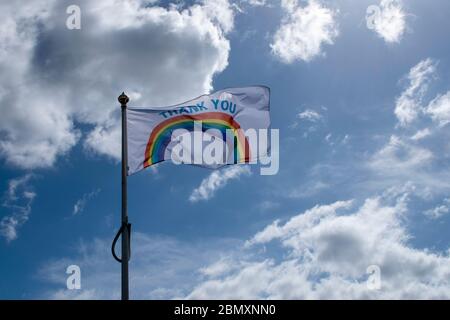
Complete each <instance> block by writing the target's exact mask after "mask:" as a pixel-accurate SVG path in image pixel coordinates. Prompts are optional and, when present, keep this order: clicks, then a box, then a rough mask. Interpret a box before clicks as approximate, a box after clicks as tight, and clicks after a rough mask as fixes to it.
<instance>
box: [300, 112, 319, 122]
mask: <svg viewBox="0 0 450 320" xmlns="http://www.w3.org/2000/svg"><path fill="white" fill-rule="evenodd" d="M297 117H298V118H299V119H302V120H308V121H312V122H317V121H319V120H320V119H322V115H321V114H320V113H318V112H317V111H314V110H311V109H306V110H305V111H302V112H300V113H299V114H298V115H297Z"/></svg>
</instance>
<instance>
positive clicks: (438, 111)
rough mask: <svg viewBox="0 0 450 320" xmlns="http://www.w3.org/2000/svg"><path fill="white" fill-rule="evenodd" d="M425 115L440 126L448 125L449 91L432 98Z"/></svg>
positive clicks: (449, 112) (449, 119) (449, 114)
mask: <svg viewBox="0 0 450 320" xmlns="http://www.w3.org/2000/svg"><path fill="white" fill-rule="evenodd" d="M426 113H428V114H429V115H430V116H431V118H432V119H433V120H434V121H436V122H438V123H439V125H440V126H444V125H446V124H448V123H450V91H448V92H447V93H446V94H443V95H438V96H437V97H436V98H434V99H433V100H432V101H431V102H430V103H429V105H428V106H427V108H426Z"/></svg>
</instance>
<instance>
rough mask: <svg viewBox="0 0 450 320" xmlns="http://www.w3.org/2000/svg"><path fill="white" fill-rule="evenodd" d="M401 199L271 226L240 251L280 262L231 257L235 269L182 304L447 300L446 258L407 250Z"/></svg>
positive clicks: (315, 211)
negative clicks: (373, 269)
mask: <svg viewBox="0 0 450 320" xmlns="http://www.w3.org/2000/svg"><path fill="white" fill-rule="evenodd" d="M406 199H407V195H403V196H401V197H399V198H397V199H396V201H394V202H393V203H391V204H388V203H385V200H384V199H382V198H380V197H375V198H369V199H367V200H366V201H365V202H364V204H363V205H362V206H360V207H359V208H357V209H356V210H351V202H349V201H340V202H336V203H334V204H331V205H323V206H315V207H314V208H312V209H310V210H307V211H306V212H304V213H302V214H299V215H297V216H294V217H292V218H291V219H290V220H288V221H287V222H286V223H284V224H281V223H280V222H279V221H275V222H274V223H273V224H271V225H269V226H267V227H266V228H264V229H263V230H262V231H261V232H259V233H257V234H256V235H255V236H254V237H253V238H252V239H251V240H249V241H248V242H247V245H246V247H247V250H248V249H254V251H257V248H259V247H263V248H264V247H266V246H269V245H271V246H273V245H275V246H280V247H281V248H282V250H283V252H284V254H283V255H282V256H283V258H281V259H280V258H277V257H276V256H278V257H279V256H280V255H278V254H277V255H276V256H271V255H270V250H262V251H260V252H263V253H260V254H258V255H257V256H256V257H255V256H254V257H253V258H247V259H242V258H241V259H234V261H233V262H232V265H234V268H231V270H230V268H226V267H223V268H216V270H218V271H217V272H214V273H212V274H211V275H210V276H209V278H208V279H207V280H205V281H204V282H203V283H201V284H199V285H198V286H197V287H196V288H195V289H194V290H193V291H192V292H191V293H190V294H189V295H188V298H194V299H202V298H208V299H267V298H269V299H373V298H378V299H380V298H384V299H430V298H441V299H442V298H448V297H450V289H449V288H450V286H449V285H450V284H449V280H448V277H449V275H450V267H449V265H450V264H449V262H450V257H449V256H448V254H437V253H432V252H429V251H426V250H419V249H415V248H413V247H412V246H410V245H409V244H408V239H409V238H410V235H409V234H408V232H407V230H406V228H405V225H404V219H403V217H404V216H405V215H406V214H407V206H406V203H407V200H406ZM264 252H266V253H264ZM229 264H230V262H228V265H229ZM373 265H375V266H377V267H379V269H380V271H381V274H380V280H381V282H380V284H381V287H380V289H379V290H370V289H369V287H368V286H367V280H368V277H369V274H368V272H367V270H368V267H369V266H373Z"/></svg>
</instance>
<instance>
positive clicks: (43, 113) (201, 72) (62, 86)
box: [0, 0, 234, 168]
mask: <svg viewBox="0 0 450 320" xmlns="http://www.w3.org/2000/svg"><path fill="white" fill-rule="evenodd" d="M70 4H72V2H71V1H69V0H64V1H47V0H36V1H33V2H32V3H27V4H24V3H23V1H19V0H15V1H9V2H2V4H0V21H2V22H1V24H2V27H1V28H0V30H1V31H0V68H1V69H2V73H1V75H0V111H1V113H2V117H1V118H0V128H1V129H0V134H1V135H2V140H1V142H0V155H1V156H2V157H3V158H4V159H6V160H7V161H8V162H9V163H12V164H14V165H16V166H18V167H22V168H38V167H48V166H52V165H53V164H54V163H55V162H56V161H57V159H58V157H59V156H61V155H64V154H67V153H68V151H69V150H70V149H71V148H72V147H73V146H74V145H75V144H76V143H77V142H78V141H79V140H80V138H81V134H80V132H79V131H78V130H77V127H76V126H77V124H78V123H82V124H87V125H88V126H89V127H93V130H92V131H91V132H89V133H88V134H87V138H86V140H85V142H84V143H85V145H86V147H87V148H88V149H87V150H90V151H95V152H98V153H100V154H106V155H108V156H111V157H113V158H116V159H118V157H119V153H120V145H119V143H118V141H120V140H118V139H117V136H118V134H120V132H119V129H118V128H119V118H120V114H119V109H120V108H119V107H118V106H117V104H118V103H117V100H116V99H117V96H118V94H119V93H120V92H122V90H125V91H126V92H129V93H130V96H132V98H133V100H132V101H131V103H130V104H131V105H136V104H139V105H147V106H160V105H166V104H173V103H177V102H179V101H184V100H187V99H188V98H192V96H196V95H199V94H201V93H205V92H207V91H209V90H211V89H212V78H213V76H214V75H215V74H217V73H219V72H221V71H223V70H224V69H225V68H226V66H227V64H228V54H229V51H230V44H229V41H228V40H227V39H226V37H225V35H226V33H227V32H229V31H231V30H232V28H233V24H234V21H233V19H234V18H233V16H234V13H233V10H232V8H231V7H230V5H229V3H228V1H227V0H214V1H203V2H200V3H197V4H193V5H191V6H186V7H185V8H184V9H182V7H178V8H177V7H176V6H169V7H168V8H163V7H160V6H158V5H157V4H149V2H148V1H144V0H98V1H87V0H81V1H79V2H78V4H79V5H80V7H81V8H82V24H81V30H67V29H66V27H65V19H64V14H65V12H66V8H67V6H68V5H70ZM117 12H120V13H121V15H120V19H118V18H117ZM61 15H63V16H61ZM24 21H26V23H23V22H24ZM174 88H176V90H174Z"/></svg>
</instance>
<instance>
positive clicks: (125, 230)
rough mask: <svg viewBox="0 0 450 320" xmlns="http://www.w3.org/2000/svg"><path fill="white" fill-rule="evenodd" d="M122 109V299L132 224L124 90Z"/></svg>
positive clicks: (125, 295) (126, 295)
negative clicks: (128, 196) (128, 199)
mask: <svg viewBox="0 0 450 320" xmlns="http://www.w3.org/2000/svg"><path fill="white" fill-rule="evenodd" d="M118 100H119V102H120V107H121V109H122V227H121V229H122V259H121V265H122V300H128V299H129V288H128V283H129V281H128V261H129V260H130V224H129V223H128V208H127V207H128V204H127V173H128V164H127V160H128V154H127V153H128V146H127V103H128V101H129V100H130V99H129V98H128V96H127V95H125V93H124V92H122V94H121V95H120V96H119V97H118Z"/></svg>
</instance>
